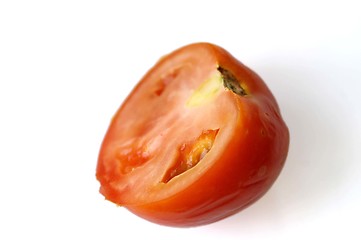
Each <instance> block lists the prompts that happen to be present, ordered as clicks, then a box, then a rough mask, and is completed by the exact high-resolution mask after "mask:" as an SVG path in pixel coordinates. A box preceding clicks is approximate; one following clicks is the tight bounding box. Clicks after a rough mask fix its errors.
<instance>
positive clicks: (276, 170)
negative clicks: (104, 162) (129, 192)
mask: <svg viewBox="0 0 361 240" xmlns="http://www.w3.org/2000/svg"><path fill="white" fill-rule="evenodd" d="M192 48H205V49H207V51H210V52H212V54H214V56H215V59H217V62H218V64H219V65H220V66H222V67H224V68H226V69H228V70H230V71H232V72H233V74H234V75H235V76H236V77H237V79H242V84H244V85H245V86H246V89H247V93H248V94H247V95H246V96H237V95H234V103H235V104H236V106H237V109H238V110H239V112H238V116H239V117H238V121H237V123H236V126H235V127H234V129H235V131H234V132H233V136H232V141H231V142H230V144H229V146H228V147H227V149H226V150H224V152H223V153H222V158H221V159H219V161H216V162H215V164H214V165H212V166H211V167H210V169H209V170H208V171H207V173H206V174H204V175H203V176H202V177H200V178H199V179H198V180H197V181H196V182H194V183H193V184H192V185H190V186H189V187H188V188H186V189H184V190H182V191H181V192H178V193H177V194H175V195H173V196H172V197H169V198H167V199H162V200H159V201H157V202H150V203H146V204H132V205H129V206H127V205H125V207H126V208H127V209H128V210H130V211H131V212H133V213H135V214H136V215H138V216H140V217H142V218H144V219H147V220H148V221H151V222H154V223H157V224H161V225H167V226H175V227H194V226H200V225H205V224H209V223H213V222H216V221H219V220H221V219H223V218H226V217H228V216H231V215H233V214H235V213H237V212H239V211H241V210H242V209H244V208H246V207H247V206H249V205H251V204H252V203H254V202H255V201H257V200H258V199H259V198H261V197H262V196H263V195H264V194H265V193H266V192H267V191H268V190H269V189H270V188H271V186H272V185H273V183H274V182H275V181H276V179H277V177H278V176H279V174H280V172H281V170H282V168H283V166H284V163H285V160H286V157H287V153H288V148H289V131H288V128H287V126H286V124H285V122H284V121H283V119H282V117H281V114H280V110H279V107H278V105H277V102H276V100H275V98H274V96H273V95H272V93H271V91H270V90H269V89H268V87H267V86H266V84H265V83H264V82H263V80H262V79H261V78H260V77H259V76H258V75H257V74H255V73H254V72H253V71H252V70H250V69H249V68H247V67H246V66H244V65H243V64H242V63H240V62H239V61H238V60H237V59H235V58H234V57H233V56H232V55H231V54H229V53H228V52H227V51H226V50H224V49H222V48H220V47H218V46H215V45H213V44H209V43H197V44H192V45H189V46H186V47H183V48H181V49H179V50H177V51H175V52H174V53H172V54H181V53H182V51H192ZM172 54H170V55H168V56H166V57H165V58H164V59H162V60H161V61H166V60H167V58H168V57H170V56H171V55H172ZM229 94H234V93H232V92H230V91H229ZM100 175H102V166H101V164H99V165H98V169H97V176H98V178H99V176H100ZM111 195H117V193H116V192H112V193H109V196H107V199H111V198H112V196H111ZM114 197H115V196H114Z"/></svg>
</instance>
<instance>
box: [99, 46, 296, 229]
mask: <svg viewBox="0 0 361 240" xmlns="http://www.w3.org/2000/svg"><path fill="white" fill-rule="evenodd" d="M288 146H289V132H288V128H287V126H286V124H285V123H284V121H283V120H282V117H281V114H280V110H279V107H278V105H277V102H276V100H275V98H274V96H273V95H272V93H271V91H270V90H269V88H268V87H267V86H266V84H265V83H264V82H263V80H262V79H261V78H260V77H259V76H258V75H257V74H255V73H254V72H253V71H252V70H250V69H249V68H247V67H246V66H245V65H243V64H242V63H241V62H239V61H238V60H237V59H235V58H234V57H233V56H232V55H231V54H230V53H228V52H227V51H226V50H224V49H223V48H221V47H219V46H216V45H213V44H210V43H195V44H191V45H188V46H185V47H182V48H180V49H178V50H175V51H174V52H172V53H170V54H169V55H167V56H165V57H163V58H162V59H160V60H159V62H158V63H156V65H155V66H154V67H153V68H151V69H150V71H149V72H148V73H147V74H146V75H145V76H144V77H143V79H142V80H141V81H140V82H139V83H138V84H137V86H136V87H135V88H134V89H133V91H132V92H131V93H130V95H129V96H128V97H127V99H126V100H125V101H124V103H123V104H122V105H121V107H120V108H119V110H118V111H117V112H116V114H115V116H114V117H113V119H112V121H111V123H110V126H109V129H108V131H107V133H106V135H105V138H104V140H103V143H102V146H101V149H100V153H99V159H98V165H97V169H96V177H97V179H98V180H99V182H100V185H101V187H100V192H101V193H102V194H103V195H104V196H105V198H106V199H107V200H109V201H112V202H114V203H116V204H117V205H120V206H124V207H126V208H127V209H128V210H130V211H131V212H133V213H135V214H136V215H138V216H140V217H142V218H144V219H147V220H149V221H152V222H155V223H158V224H162V225H168V226H178V227H188V226H198V225H204V224H208V223H212V222H215V221H218V220H220V219H223V218H225V217H227V216H230V215H232V214H234V213H237V212H239V211H240V210H242V209H244V208H245V207H247V206H249V205H250V204H252V203H253V202H255V201H256V200H257V199H259V198H260V197H261V196H262V195H264V194H265V193H266V191H267V190H268V189H269V188H270V187H271V185H272V184H273V183H274V181H275V180H276V178H277V177H278V175H279V174H280V171H281V169H282V167H283V165H284V163H285V160H286V156H287V152H288Z"/></svg>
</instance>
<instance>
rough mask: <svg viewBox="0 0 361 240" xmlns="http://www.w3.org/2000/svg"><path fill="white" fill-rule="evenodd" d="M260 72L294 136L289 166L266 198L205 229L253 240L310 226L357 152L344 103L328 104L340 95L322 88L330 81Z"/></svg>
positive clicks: (309, 73) (300, 72)
mask: <svg viewBox="0 0 361 240" xmlns="http://www.w3.org/2000/svg"><path fill="white" fill-rule="evenodd" d="M295 65H296V64H295ZM260 69H261V71H259V72H262V74H260V75H261V76H262V77H263V78H264V79H266V78H267V82H268V83H269V85H270V88H271V90H272V91H273V92H274V94H275V96H276V98H277V100H278V102H279V105H280V108H281V113H282V116H283V118H284V120H285V121H286V124H287V125H288V127H289V130H290V138H291V142H290V149H289V154H288V158H287V161H286V165H285V167H284V169H283V171H282V172H281V175H280V176H279V178H278V179H277V181H276V182H275V184H274V185H273V187H272V188H271V190H270V191H269V192H268V193H266V195H265V196H264V197H262V198H261V199H260V200H259V201H257V202H256V203H255V204H253V205H251V206H250V207H249V208H247V209H245V210H243V211H242V212H240V213H238V214H236V215H234V216H232V217H229V218H226V219H224V220H222V221H220V222H218V223H214V224H212V225H211V227H210V228H208V227H206V228H207V230H209V231H221V232H222V234H226V235H227V234H228V233H229V234H231V235H234V234H235V232H237V233H239V234H243V235H244V234H245V235H247V233H249V234H251V235H253V234H258V233H257V232H258V231H260V230H261V231H263V232H267V229H268V231H271V232H272V231H274V229H275V228H276V229H279V228H285V227H287V226H291V225H292V224H294V223H295V222H300V221H301V222H304V221H307V220H309V219H311V218H312V217H314V216H316V215H317V214H321V213H322V212H323V211H325V206H327V205H328V204H329V203H330V201H332V199H334V197H336V196H337V194H339V193H340V189H342V187H343V186H344V184H345V181H346V180H345V176H347V171H348V170H350V168H352V163H351V164H348V163H347V159H345V156H347V154H348V152H349V151H352V149H350V147H349V146H348V144H347V138H348V134H349V133H347V132H345V131H344V126H345V124H351V123H349V122H347V118H345V117H344V116H342V109H341V108H342V104H344V103H342V102H341V100H339V99H330V98H327V96H328V95H330V94H332V92H333V91H336V90H337V89H333V88H336V87H330V86H322V85H321V83H322V82H323V83H324V82H325V79H324V81H321V82H320V83H317V81H316V82H315V79H319V78H320V77H321V78H325V77H327V76H325V75H323V74H322V72H321V71H313V70H305V69H300V68H299V66H294V67H293V66H288V69H284V65H282V66H279V68H277V66H273V68H272V69H267V68H260ZM276 89H277V91H275V90H276Z"/></svg>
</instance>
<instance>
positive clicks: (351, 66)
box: [0, 0, 361, 240]
mask: <svg viewBox="0 0 361 240" xmlns="http://www.w3.org/2000/svg"><path fill="white" fill-rule="evenodd" d="M360 16H361V14H360V7H359V5H358V3H357V1H345V0H343V1H219V0H218V1H209V0H208V1H162V2H161V1H156V0H152V1H143V2H139V1H123V2H121V1H91V0H88V1H79V0H71V1H70V0H63V1H45V0H44V1H39V0H34V1H16V0H13V1H10V0H9V1H6V0H3V1H1V2H0V239H90V238H91V239H125V238H126V239H128V238H130V239H137V238H139V239H172V240H176V239H330V238H337V239H340V238H342V239H360V238H361V233H360V231H359V228H360V224H361V217H360V216H361V157H360V156H361V152H360V148H361V83H360V82H361V17H360ZM198 41H207V42H212V43H215V44H218V45H220V46H222V47H224V48H226V49H227V50H228V51H230V52H231V53H232V54H233V55H234V56H236V57H237V58H238V59H239V60H241V61H242V62H243V63H245V64H246V65H248V66H249V67H251V68H252V69H253V70H255V71H256V72H257V73H258V74H259V75H261V77H262V78H263V79H264V80H265V81H266V83H267V84H268V86H269V87H270V89H271V90H272V91H273V93H274V94H275V96H276V98H277V100H278V102H279V105H280V107H281V110H282V114H283V117H284V119H285V121H286V122H287V124H288V126H289V128H290V132H291V144H290V151H289V156H288V160H287V164H286V166H285V168H284V170H283V172H282V174H281V176H280V177H279V178H278V180H277V181H276V183H275V185H274V186H273V187H272V189H271V190H270V191H269V192H268V193H267V194H266V195H265V196H264V197H263V198H262V199H261V200H259V201H258V202H257V203H255V204H254V205H252V206H251V207H249V208H247V209H246V210H244V211H243V212H241V213H239V214H236V215H235V216H232V217H230V218H227V219H225V220H223V221H220V222H217V223H214V224H211V225H208V226H204V227H198V228H191V229H178V228H169V227H162V226H158V225H155V224H152V223H149V222H146V221H144V220H142V219H140V218H138V217H136V216H134V215H132V214H131V213H129V212H128V211H127V210H125V209H123V208H120V207H116V206H115V205H113V204H111V203H109V202H107V201H105V200H104V199H103V197H102V196H101V195H100V194H99V193H98V188H99V184H98V182H97V181H96V180H95V167H96V161H97V155H98V151H99V147H100V144H101V141H102V138H103V136H104V134H105V131H106V129H107V127H108V123H109V121H110V118H111V116H112V115H113V114H114V112H115V111H116V109H117V108H118V107H119V105H120V104H121V102H122V101H123V100H124V98H125V97H126V95H127V94H128V93H129V92H130V91H131V89H132V87H133V86H134V85H135V84H136V82H137V81H138V80H139V79H140V78H141V77H142V76H143V75H144V73H145V72H146V71H147V70H148V69H149V68H150V67H151V66H152V65H153V64H154V63H155V62H156V61H157V60H158V58H159V57H161V56H162V55H164V54H166V53H168V52H170V51H172V50H174V49H176V48H178V47H181V46H183V45H186V44H188V43H192V42H198Z"/></svg>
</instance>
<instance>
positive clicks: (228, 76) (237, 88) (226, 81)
mask: <svg viewBox="0 0 361 240" xmlns="http://www.w3.org/2000/svg"><path fill="white" fill-rule="evenodd" d="M217 70H218V71H219V72H220V73H221V75H222V79H223V85H224V87H225V88H228V89H229V90H231V91H232V92H234V93H235V94H237V95H240V96H242V97H243V96H246V95H247V93H246V90H244V88H242V87H241V84H240V83H239V81H238V80H237V78H236V77H235V76H234V75H233V74H232V73H231V72H230V71H229V70H227V69H224V68H223V67H221V66H219V67H218V68H217Z"/></svg>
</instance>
